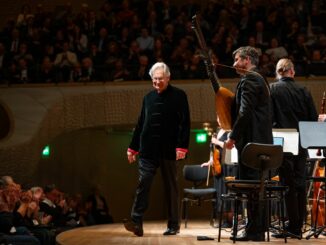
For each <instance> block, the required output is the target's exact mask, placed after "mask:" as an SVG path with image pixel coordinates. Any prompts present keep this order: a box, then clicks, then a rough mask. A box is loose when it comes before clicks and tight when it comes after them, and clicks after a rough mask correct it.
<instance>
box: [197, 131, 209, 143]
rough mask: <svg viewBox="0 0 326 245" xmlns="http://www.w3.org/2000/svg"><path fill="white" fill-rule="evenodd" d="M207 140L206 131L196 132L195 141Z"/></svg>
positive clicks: (202, 141) (203, 141)
mask: <svg viewBox="0 0 326 245" xmlns="http://www.w3.org/2000/svg"><path fill="white" fill-rule="evenodd" d="M206 142H207V133H197V134H196V143H198V144H201V143H206Z"/></svg>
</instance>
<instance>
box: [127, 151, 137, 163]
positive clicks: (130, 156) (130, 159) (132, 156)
mask: <svg viewBox="0 0 326 245" xmlns="http://www.w3.org/2000/svg"><path fill="white" fill-rule="evenodd" d="M127 158H128V162H129V163H133V162H135V161H136V154H133V153H132V152H130V151H127Z"/></svg>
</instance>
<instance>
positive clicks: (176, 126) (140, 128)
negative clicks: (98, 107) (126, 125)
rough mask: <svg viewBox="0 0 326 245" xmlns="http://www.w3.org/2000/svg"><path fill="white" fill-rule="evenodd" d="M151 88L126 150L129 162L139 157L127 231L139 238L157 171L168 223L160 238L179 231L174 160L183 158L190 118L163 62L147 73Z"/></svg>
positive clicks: (183, 99)
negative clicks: (161, 181)
mask: <svg viewBox="0 0 326 245" xmlns="http://www.w3.org/2000/svg"><path fill="white" fill-rule="evenodd" d="M149 74H150V76H151V78H152V82H153V87H154V89H153V90H152V91H150V92H149V93H148V94H147V95H145V97H144V99H143V105H142V109H141V113H140V116H139V119H138V123H137V125H136V127H135V131H134V133H133V137H132V140H131V143H130V145H129V148H128V150H127V157H128V161H129V163H132V162H134V161H136V156H137V155H138V154H139V162H138V171H139V183H138V186H137V190H136V196H135V199H134V204H133V207H132V210H131V220H130V221H128V220H125V222H124V225H125V228H126V229H127V230H128V231H131V232H133V233H134V234H135V235H137V236H143V215H144V213H145V211H146V209H147V207H148V199H149V191H150V187H151V185H152V181H153V178H154V176H155V173H156V171H157V169H158V168H160V169H161V173H162V179H163V184H164V189H165V194H166V202H167V209H168V210H167V211H168V212H167V213H168V224H167V230H166V231H165V232H164V233H163V235H176V234H177V233H179V230H180V221H179V196H178V183H177V161H176V160H182V159H184V158H185V157H186V154H187V151H188V145H189V134H190V115H189V106H188V99H187V95H186V93H185V92H184V91H183V90H181V89H179V88H177V87H174V86H172V85H170V84H169V81H170V69H169V67H168V66H167V65H166V64H165V63H163V62H157V63H155V64H154V65H153V66H152V68H151V69H150V71H149Z"/></svg>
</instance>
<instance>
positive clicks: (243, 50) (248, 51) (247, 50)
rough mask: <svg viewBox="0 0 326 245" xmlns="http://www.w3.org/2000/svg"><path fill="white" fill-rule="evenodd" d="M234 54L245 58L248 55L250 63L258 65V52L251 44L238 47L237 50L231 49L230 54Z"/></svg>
mask: <svg viewBox="0 0 326 245" xmlns="http://www.w3.org/2000/svg"><path fill="white" fill-rule="evenodd" d="M236 54H239V56H240V58H242V59H245V58H247V57H249V59H250V61H251V64H253V65H255V66H258V63H259V54H258V51H257V49H256V48H254V47H251V46H245V47H240V48H238V49H237V50H235V51H233V53H232V56H233V58H234V57H235V55H236Z"/></svg>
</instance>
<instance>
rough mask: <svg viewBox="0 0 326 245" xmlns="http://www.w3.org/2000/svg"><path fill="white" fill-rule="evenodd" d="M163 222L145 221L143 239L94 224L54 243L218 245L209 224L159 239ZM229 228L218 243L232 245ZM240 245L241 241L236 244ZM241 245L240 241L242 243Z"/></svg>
mask: <svg viewBox="0 0 326 245" xmlns="http://www.w3.org/2000/svg"><path fill="white" fill-rule="evenodd" d="M165 227H166V223H165V222H164V221H147V222H145V223H144V236H143V237H136V236H135V235H133V234H132V233H130V232H127V231H126V230H125V229H124V226H123V224H122V223H115V224H109V225H97V226H89V227H82V228H76V229H73V230H70V231H66V232H63V233H61V234H59V235H58V237H57V243H58V244H59V245H106V244H130V245H131V244H132V245H152V244H154V245H156V244H159V245H186V244H187V245H188V244H192V245H195V244H196V245H197V244H205V245H211V244H215V245H216V244H218V242H217V236H218V229H217V228H213V227H211V226H210V225H209V222H208V221H196V220H195V221H189V223H188V227H187V228H184V225H183V226H182V227H181V230H180V233H179V234H178V235H176V236H163V235H162V233H163V231H164V230H165ZM200 235H202V236H208V237H211V238H214V240H207V241H197V236H200ZM305 235H306V233H305V234H304V238H303V239H302V240H297V239H292V238H289V239H288V243H289V244H298V245H321V244H325V242H326V237H325V236H322V235H320V236H319V237H318V238H314V237H312V238H310V240H307V239H305ZM229 237H230V229H227V230H222V237H221V244H232V241H231V240H230V239H229ZM237 243H241V242H237ZM242 243H243V242H242ZM245 243H246V244H260V243H267V242H245ZM270 243H273V245H279V244H284V239H275V238H272V237H271V240H270Z"/></svg>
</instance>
